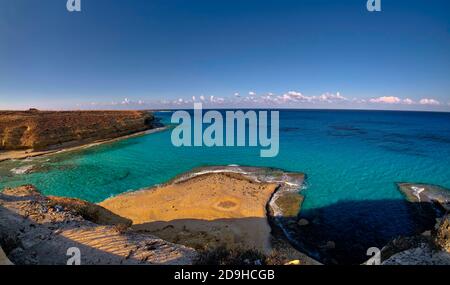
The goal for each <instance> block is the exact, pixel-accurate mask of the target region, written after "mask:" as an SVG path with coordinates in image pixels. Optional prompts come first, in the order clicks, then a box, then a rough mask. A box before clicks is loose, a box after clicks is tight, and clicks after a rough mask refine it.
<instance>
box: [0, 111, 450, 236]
mask: <svg viewBox="0 0 450 285" xmlns="http://www.w3.org/2000/svg"><path fill="white" fill-rule="evenodd" d="M157 116H159V117H160V118H162V120H163V122H166V123H167V122H169V121H170V113H157ZM170 135H171V132H170V130H166V131H163V132H159V133H154V134H150V135H146V136H141V137H135V138H131V139H127V140H123V141H119V142H116V143H112V144H105V145H100V146H96V147H92V148H88V149H84V150H79V151H74V152H67V153H61V154H56V155H52V156H48V157H41V158H33V159H27V160H25V161H8V162H3V163H0V188H1V189H3V188H4V187H13V186H18V185H22V184H34V185H35V186H37V187H38V189H40V190H41V191H42V192H43V193H44V194H51V195H59V196H70V197H77V198H82V199H86V200H89V201H92V202H99V201H102V200H104V199H106V198H108V197H111V196H113V195H117V194H119V193H122V192H125V191H133V190H137V189H141V188H145V187H149V186H153V185H156V184H160V183H164V182H166V181H168V180H169V179H171V178H173V177H175V176H176V175H179V174H181V173H183V172H186V171H189V170H191V169H192V168H195V167H200V166H213V165H230V164H237V165H249V166H265V167H275V168H281V169H284V170H287V171H296V172H304V173H306V175H307V181H306V189H304V190H302V191H303V194H304V195H305V196H306V199H305V202H304V204H303V208H302V215H304V216H306V217H310V218H311V219H313V218H314V217H315V216H317V215H319V214H318V213H320V216H323V217H325V218H323V219H324V221H322V222H323V223H324V224H327V223H328V224H329V225H330V226H332V227H335V228H336V231H342V232H345V231H347V228H348V231H350V232H349V233H348V234H350V235H352V234H353V235H356V234H359V233H358V229H357V226H356V225H357V224H358V222H359V223H362V225H364V227H367V228H364V230H365V232H364V234H367V231H369V234H370V235H372V236H373V243H377V244H378V243H381V242H384V241H385V240H386V239H389V238H391V237H393V236H396V235H399V234H408V233H411V231H412V227H411V226H410V213H409V212H408V211H407V209H406V208H405V207H404V206H403V204H402V203H403V197H402V195H401V194H400V193H399V191H397V189H396V185H395V183H396V182H420V183H430V184H436V185H440V186H442V187H446V188H450V113H427V112H388V111H334V110H326V111H325V110H282V111H280V152H279V154H278V156H277V157H274V158H261V157H260V155H259V150H260V148H259V147H217V148H207V147H185V148H176V147H174V146H172V143H171V139H170ZM29 167H32V171H31V173H28V174H27V173H21V172H26V171H21V170H28V168H29ZM13 169H14V170H13ZM11 170H13V171H11ZM180 194H181V193H180ZM353 222H354V223H355V226H354V228H352V227H351V224H352V223H353ZM355 227H356V228H355Z"/></svg>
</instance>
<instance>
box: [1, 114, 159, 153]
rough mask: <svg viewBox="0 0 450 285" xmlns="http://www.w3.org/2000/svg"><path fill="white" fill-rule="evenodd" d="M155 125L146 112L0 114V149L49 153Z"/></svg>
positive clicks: (152, 117)
mask: <svg viewBox="0 0 450 285" xmlns="http://www.w3.org/2000/svg"><path fill="white" fill-rule="evenodd" d="M154 126H155V119H154V116H153V115H152V114H151V113H150V112H147V111H61V112H53V111H0V150H20V149H33V150H46V149H50V148H53V147H58V146H60V145H69V146H70V145H76V144H79V143H88V142H92V141H97V140H104V139H112V138H117V137H120V136H124V135H129V134H132V133H136V132H140V131H145V130H148V129H151V128H153V127H154Z"/></svg>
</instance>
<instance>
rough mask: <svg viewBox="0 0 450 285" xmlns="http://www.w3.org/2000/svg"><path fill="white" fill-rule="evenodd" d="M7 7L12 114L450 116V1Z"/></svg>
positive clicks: (3, 49)
mask: <svg viewBox="0 0 450 285" xmlns="http://www.w3.org/2000/svg"><path fill="white" fill-rule="evenodd" d="M381 3H382V12H378V13H369V12H368V11H367V9H366V0H328V1H325V0H273V1H272V0H271V1H265V0H240V1H237V0H213V1H212V0H204V1H203V0H158V1H155V0H129V1H125V0H81V4H82V12H80V13H69V12H68V11H67V10H66V0H0V109H22V108H29V107H38V108H41V109H80V108H81V109H116V108H122V109H132V108H133V109H134V108H166V107H167V108H169V107H192V102H193V101H197V102H204V104H205V105H206V106H208V107H233V106H236V107H275V108H280V107H288V108H362V109H410V110H444V111H448V110H450V1H447V0H431V1H430V0H422V1H413V0H409V1H407V0H404V1H402V0H381Z"/></svg>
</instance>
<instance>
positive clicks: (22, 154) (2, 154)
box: [0, 127, 167, 162]
mask: <svg viewBox="0 0 450 285" xmlns="http://www.w3.org/2000/svg"><path fill="white" fill-rule="evenodd" d="M166 129H167V127H160V128H155V129H151V130H146V131H141V132H136V133H133V134H130V135H126V136H120V137H117V138H113V139H104V140H97V141H93V142H92V141H89V140H86V141H83V140H81V141H73V142H69V143H64V144H61V145H56V146H53V147H50V148H49V149H48V150H44V151H34V150H33V149H25V150H9V151H0V162H2V161H5V160H12V159H26V158H30V157H38V156H46V155H51V154H55V153H61V152H69V151H76V150H80V149H84V148H90V147H93V146H97V145H101V144H108V143H114V142H117V141H120V140H125V139H129V138H134V137H138V136H143V135H147V134H152V133H156V132H160V131H164V130H166Z"/></svg>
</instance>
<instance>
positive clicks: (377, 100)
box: [369, 96, 401, 104]
mask: <svg viewBox="0 0 450 285" xmlns="http://www.w3.org/2000/svg"><path fill="white" fill-rule="evenodd" d="M369 102H370V103H383V104H397V103H400V102H401V99H400V98H398V97H394V96H383V97H378V98H372V99H370V100H369Z"/></svg>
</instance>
